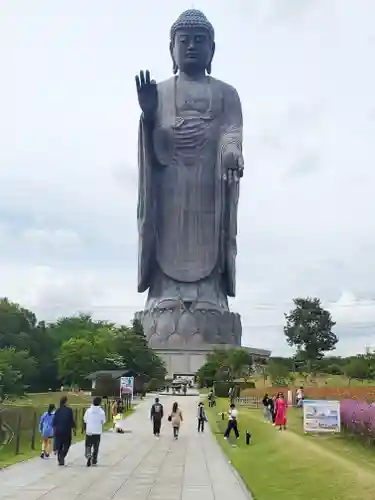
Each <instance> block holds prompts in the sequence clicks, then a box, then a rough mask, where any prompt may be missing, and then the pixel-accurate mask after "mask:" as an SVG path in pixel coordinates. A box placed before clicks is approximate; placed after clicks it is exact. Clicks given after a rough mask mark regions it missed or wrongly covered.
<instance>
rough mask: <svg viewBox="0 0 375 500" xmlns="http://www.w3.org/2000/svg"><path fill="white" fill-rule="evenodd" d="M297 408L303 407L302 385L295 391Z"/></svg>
mask: <svg viewBox="0 0 375 500" xmlns="http://www.w3.org/2000/svg"><path fill="white" fill-rule="evenodd" d="M296 396H297V398H296V399H297V408H302V407H303V387H302V386H301V387H300V388H299V389H298V391H297V395H296Z"/></svg>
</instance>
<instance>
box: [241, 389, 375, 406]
mask: <svg viewBox="0 0 375 500" xmlns="http://www.w3.org/2000/svg"><path fill="white" fill-rule="evenodd" d="M288 390H292V391H293V394H294V395H295V393H296V390H297V387H264V388H259V387H257V388H256V389H245V390H243V391H241V396H254V397H263V396H264V394H265V393H266V392H267V393H268V394H276V393H278V392H283V393H284V394H285V395H286V394H287V392H288ZM304 395H305V398H306V399H335V400H339V401H342V400H345V399H355V400H359V401H366V402H367V403H373V402H375V386H363V387H328V386H327V387H305V388H304Z"/></svg>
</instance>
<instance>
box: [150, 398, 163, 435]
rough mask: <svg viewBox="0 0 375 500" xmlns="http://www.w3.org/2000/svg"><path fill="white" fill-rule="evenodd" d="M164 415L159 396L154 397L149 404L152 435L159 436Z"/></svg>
mask: <svg viewBox="0 0 375 500" xmlns="http://www.w3.org/2000/svg"><path fill="white" fill-rule="evenodd" d="M163 417H164V408H163V405H162V404H161V403H160V401H159V398H155V403H154V404H153V405H152V406H151V420H152V423H153V430H154V436H156V437H159V436H160V429H161V422H162V420H163Z"/></svg>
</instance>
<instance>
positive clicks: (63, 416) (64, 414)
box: [52, 396, 76, 465]
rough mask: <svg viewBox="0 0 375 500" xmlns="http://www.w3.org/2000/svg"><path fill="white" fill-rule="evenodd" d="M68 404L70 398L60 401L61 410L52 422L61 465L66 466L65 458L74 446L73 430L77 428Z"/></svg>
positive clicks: (57, 411)
mask: <svg viewBox="0 0 375 500" xmlns="http://www.w3.org/2000/svg"><path fill="white" fill-rule="evenodd" d="M67 402H68V398H67V397H66V396H63V397H62V398H61V400H60V408H59V409H58V410H56V413H55V416H54V417H53V421H52V427H53V431H54V437H55V449H56V452H57V461H58V464H59V465H65V457H66V455H67V454H68V451H69V448H70V445H71V444H72V430H73V429H75V428H76V423H75V421H74V416H73V410H72V409H71V408H69V406H67Z"/></svg>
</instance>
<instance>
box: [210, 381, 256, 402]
mask: <svg viewBox="0 0 375 500" xmlns="http://www.w3.org/2000/svg"><path fill="white" fill-rule="evenodd" d="M231 387H234V389H235V392H234V397H236V398H239V397H240V395H241V391H243V390H245V389H254V388H255V384H254V382H214V390H215V396H216V397H218V398H227V397H228V395H229V389H230V388H231Z"/></svg>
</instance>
